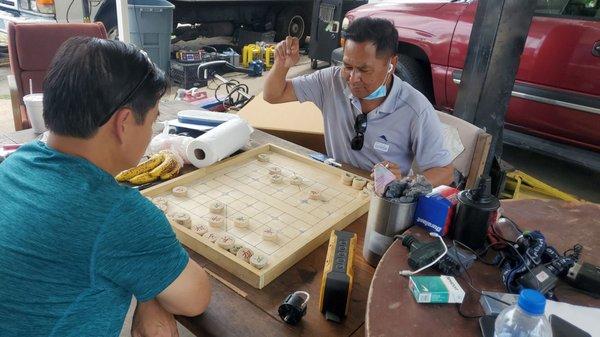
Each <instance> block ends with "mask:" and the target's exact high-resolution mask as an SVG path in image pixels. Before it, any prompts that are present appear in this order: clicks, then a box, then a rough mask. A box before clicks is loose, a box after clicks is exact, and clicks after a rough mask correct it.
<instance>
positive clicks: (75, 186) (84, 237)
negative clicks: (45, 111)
mask: <svg viewBox="0 0 600 337" xmlns="http://www.w3.org/2000/svg"><path fill="white" fill-rule="evenodd" d="M187 262H188V255H187V253H186V251H185V250H184V249H183V247H182V246H181V244H180V243H179V242H178V241H177V239H176V238H175V234H174V233H173V230H172V229H171V227H170V225H169V223H168V221H167V219H166V218H165V215H164V214H163V213H162V212H161V211H160V210H159V209H158V208H156V207H155V206H154V205H153V204H152V203H151V202H150V201H148V200H147V199H146V198H145V197H143V196H142V195H141V194H140V193H139V192H138V191H137V190H134V189H131V188H127V187H122V186H120V185H119V184H117V183H116V181H115V179H114V178H113V177H112V176H111V175H110V174H108V173H107V172H105V171H103V170H102V169H100V168H98V167H97V166H95V165H93V164H92V163H90V162H89V161H87V160H85V159H83V158H79V157H74V156H71V155H67V154H64V153H62V152H59V151H56V150H54V149H52V148H50V147H48V146H47V145H45V144H44V143H41V142H34V143H30V144H27V145H24V146H23V147H22V148H21V149H19V150H18V151H17V152H15V153H14V154H13V155H11V156H10V157H9V158H7V159H6V160H5V161H4V162H2V163H1V164H0V335H1V336H2V337H9V336H10V337H12V336H18V337H29V336H55V337H66V336H77V337H81V336H86V337H90V336H118V335H119V332H120V330H121V327H122V325H123V320H124V317H125V314H126V313H127V310H128V308H129V303H130V301H131V296H132V295H134V296H135V297H136V298H137V299H138V300H139V301H147V300H149V299H152V298H154V297H155V296H156V295H158V294H159V293H160V292H162V291H163V290H164V289H165V288H166V287H167V286H168V285H169V284H171V283H172V282H173V281H174V280H175V279H176V278H177V277H178V276H179V275H180V274H181V272H182V271H183V269H184V268H185V266H186V265H187Z"/></svg>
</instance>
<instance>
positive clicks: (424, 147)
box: [292, 67, 452, 175]
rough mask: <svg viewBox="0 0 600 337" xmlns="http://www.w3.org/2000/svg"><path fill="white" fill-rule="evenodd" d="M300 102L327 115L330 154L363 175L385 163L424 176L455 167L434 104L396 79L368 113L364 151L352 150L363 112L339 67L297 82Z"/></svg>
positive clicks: (296, 80)
mask: <svg viewBox="0 0 600 337" xmlns="http://www.w3.org/2000/svg"><path fill="white" fill-rule="evenodd" d="M292 84H293V87H294V92H295V93H296V97H297V98H298V101H300V102H306V101H310V102H313V103H315V104H316V105H317V106H318V107H319V109H321V111H322V113H323V119H324V123H325V127H324V129H325V147H326V149H327V155H328V156H330V157H332V158H334V159H335V160H336V161H339V162H343V163H348V164H351V165H353V166H355V167H359V168H361V169H364V170H370V169H371V168H373V165H375V164H377V163H379V162H382V161H384V160H387V161H390V162H393V163H396V164H398V165H399V166H400V169H401V171H402V174H403V175H406V174H408V173H409V171H410V169H411V166H412V163H413V161H415V162H416V165H417V166H418V168H419V170H420V171H425V170H428V169H430V168H433V167H442V166H446V165H448V164H450V163H451V161H452V159H451V157H450V152H449V151H448V150H446V149H445V148H444V140H443V137H442V124H441V122H440V120H439V118H438V116H437V113H436V111H435V109H434V108H433V106H432V105H431V103H430V102H429V101H428V100H427V98H426V97H425V96H423V95H422V94H421V93H420V92H419V91H417V90H416V89H414V88H413V87H412V86H410V85H409V84H408V83H406V82H404V81H402V80H401V79H400V78H398V77H397V76H395V75H394V77H393V84H392V87H391V90H390V92H389V94H388V96H387V98H386V99H385V100H384V102H383V103H382V104H381V105H380V106H378V107H377V108H375V109H374V110H373V111H371V112H369V113H368V114H367V130H366V132H365V135H364V137H365V140H364V145H363V148H362V149H361V150H360V151H355V150H352V148H351V147H350V141H351V140H352V138H354V136H355V135H356V133H355V131H354V121H355V119H356V116H357V115H358V114H360V113H362V109H361V104H360V101H359V100H358V98H356V97H354V96H353V95H352V93H351V92H350V88H349V87H348V85H347V83H346V81H345V80H344V79H343V78H342V76H341V69H340V68H339V67H330V68H327V69H323V70H320V71H316V72H314V73H312V74H310V75H305V76H300V77H297V78H294V79H293V80H292Z"/></svg>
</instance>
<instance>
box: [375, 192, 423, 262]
mask: <svg viewBox="0 0 600 337" xmlns="http://www.w3.org/2000/svg"><path fill="white" fill-rule="evenodd" d="M416 206H417V203H416V202H412V203H401V202H395V201H392V200H390V199H385V198H381V197H379V196H377V195H373V197H372V198H371V205H370V207H369V217H368V218H367V226H366V229H365V243H364V246H363V256H364V258H365V260H367V262H368V263H369V264H370V265H372V266H376V265H377V264H378V263H379V260H380V259H381V257H382V256H383V254H384V253H385V251H386V250H387V249H388V248H389V247H390V246H391V245H392V243H393V242H394V236H395V235H397V234H400V233H401V232H402V231H403V230H404V229H406V228H408V227H410V226H411V225H412V224H413V218H414V215H415V209H416Z"/></svg>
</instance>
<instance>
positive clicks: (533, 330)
mask: <svg viewBox="0 0 600 337" xmlns="http://www.w3.org/2000/svg"><path fill="white" fill-rule="evenodd" d="M545 308H546V299H545V298H544V296H543V295H542V294H541V293H539V292H537V291H535V290H531V289H525V290H523V291H521V294H519V300H518V302H517V304H516V305H512V306H510V307H508V308H506V309H504V310H502V312H500V315H498V317H497V318H496V324H495V329H494V337H552V328H551V326H550V323H549V322H548V319H546V316H545V315H544V309H545Z"/></svg>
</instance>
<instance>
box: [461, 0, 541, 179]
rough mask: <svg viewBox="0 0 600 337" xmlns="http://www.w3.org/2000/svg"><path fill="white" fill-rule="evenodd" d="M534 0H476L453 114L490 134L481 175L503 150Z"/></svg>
mask: <svg viewBox="0 0 600 337" xmlns="http://www.w3.org/2000/svg"><path fill="white" fill-rule="evenodd" d="M535 5H536V0H479V4H478V7H477V13H476V14H475V21H474V23H473V30H472V31H471V37H470V40H469V49H468V51H467V58H466V60H465V65H464V67H463V68H464V69H463V73H462V77H461V83H460V90H459V92H458V97H457V99H456V104H455V106H454V115H455V116H457V117H460V118H462V119H464V120H466V121H467V122H470V123H472V124H474V125H476V126H478V127H480V128H482V129H484V130H486V132H487V133H489V134H490V135H492V144H491V147H490V153H489V155H488V158H487V161H486V165H485V169H484V175H489V174H490V171H491V167H492V163H493V161H494V159H497V160H498V161H499V159H500V157H501V155H502V135H503V129H504V120H505V117H506V111H507V109H508V102H509V100H510V96H511V92H512V89H513V86H514V83H515V77H516V74H517V70H518V69H519V62H520V56H521V54H522V53H523V48H524V46H525V40H526V39H527V34H528V33H529V26H530V25H531V19H532V18H533V14H534V10H535Z"/></svg>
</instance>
